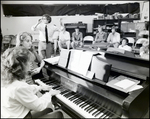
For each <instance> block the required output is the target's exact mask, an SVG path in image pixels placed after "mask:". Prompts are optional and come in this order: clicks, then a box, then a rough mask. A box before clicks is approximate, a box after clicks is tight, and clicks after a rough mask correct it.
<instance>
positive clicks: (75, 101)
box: [73, 95, 81, 104]
mask: <svg viewBox="0 0 150 119" xmlns="http://www.w3.org/2000/svg"><path fill="white" fill-rule="evenodd" d="M80 98H81V95H79V96H78V99H77V100H74V101H73V103H75V104H76V103H77V102H79V101H80V100H81V99H80Z"/></svg>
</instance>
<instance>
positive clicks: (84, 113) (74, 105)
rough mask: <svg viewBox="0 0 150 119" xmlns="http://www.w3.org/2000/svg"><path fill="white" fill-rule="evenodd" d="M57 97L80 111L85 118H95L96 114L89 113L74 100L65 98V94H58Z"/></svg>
mask: <svg viewBox="0 0 150 119" xmlns="http://www.w3.org/2000/svg"><path fill="white" fill-rule="evenodd" d="M56 97H57V98H58V99H59V100H62V101H63V102H64V103H65V104H67V105H68V106H69V107H71V108H72V109H73V110H75V111H77V112H79V114H80V115H81V116H82V117H84V118H94V116H92V115H90V114H89V113H87V112H86V111H84V110H83V109H81V108H80V107H79V106H77V105H76V104H74V103H73V102H72V101H70V100H68V99H67V98H65V97H64V96H63V95H61V94H58V95H56Z"/></svg>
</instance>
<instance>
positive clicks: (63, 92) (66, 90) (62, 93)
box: [60, 89, 68, 95]
mask: <svg viewBox="0 0 150 119" xmlns="http://www.w3.org/2000/svg"><path fill="white" fill-rule="evenodd" d="M66 92H68V90H67V89H66V90H64V91H62V92H61V93H60V94H61V95H63V94H64V93H66Z"/></svg>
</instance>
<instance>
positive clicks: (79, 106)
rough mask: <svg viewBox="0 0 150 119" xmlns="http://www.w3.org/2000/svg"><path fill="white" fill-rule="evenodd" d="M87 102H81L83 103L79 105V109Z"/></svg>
mask: <svg viewBox="0 0 150 119" xmlns="http://www.w3.org/2000/svg"><path fill="white" fill-rule="evenodd" d="M88 100H89V99H87V100H85V101H83V103H81V104H80V105H79V107H82V106H83V105H85V104H86V102H87V101H88Z"/></svg>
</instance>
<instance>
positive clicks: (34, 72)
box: [16, 32, 45, 84]
mask: <svg viewBox="0 0 150 119" xmlns="http://www.w3.org/2000/svg"><path fill="white" fill-rule="evenodd" d="M32 40H33V37H32V35H31V34H30V33H28V32H22V33H19V34H18V35H17V38H16V46H24V47H25V48H27V49H28V50H29V51H30V54H31V55H32V57H33V59H32V61H31V62H30V70H29V72H28V75H27V76H26V78H27V79H28V80H27V83H29V84H33V83H34V81H33V80H32V79H37V78H43V74H42V71H41V69H42V67H43V66H44V64H45V62H44V61H43V60H42V59H41V58H40V56H39V55H38V54H37V52H36V51H35V49H34V48H33V46H32ZM39 64H40V67H38V65H39Z"/></svg>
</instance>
